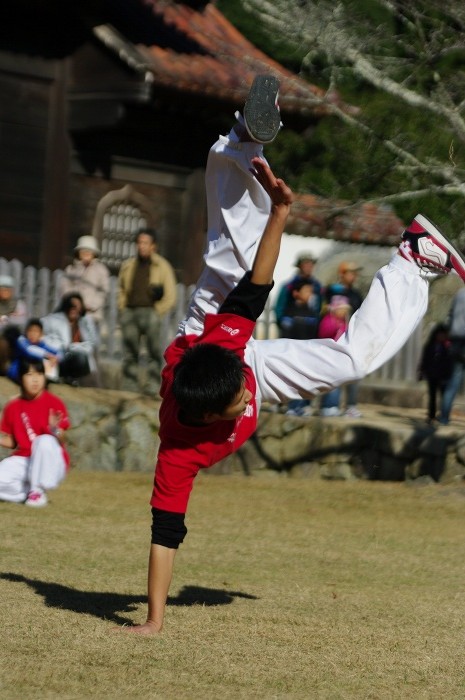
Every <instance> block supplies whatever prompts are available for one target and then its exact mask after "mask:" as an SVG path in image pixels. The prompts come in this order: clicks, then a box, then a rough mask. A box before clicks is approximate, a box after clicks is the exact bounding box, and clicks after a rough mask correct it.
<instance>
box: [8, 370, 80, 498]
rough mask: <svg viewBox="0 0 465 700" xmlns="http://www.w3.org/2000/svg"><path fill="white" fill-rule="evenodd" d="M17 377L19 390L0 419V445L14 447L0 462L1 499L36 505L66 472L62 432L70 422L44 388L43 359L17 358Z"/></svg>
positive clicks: (59, 405)
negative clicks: (9, 454) (18, 366)
mask: <svg viewBox="0 0 465 700" xmlns="http://www.w3.org/2000/svg"><path fill="white" fill-rule="evenodd" d="M19 382H20V386H21V395H20V396H18V397H16V398H14V399H11V400H10V401H9V402H8V403H7V404H6V406H5V408H4V409H3V413H2V417H1V421H0V431H1V433H2V435H1V436H0V446H1V447H7V448H10V449H12V450H14V452H13V454H12V455H11V456H10V457H7V458H6V459H4V460H2V461H1V462H0V500H2V501H11V502H13V503H25V505H27V506H32V507H36V508H37V507H41V506H45V505H47V502H48V499H47V494H46V491H47V490H49V489H54V488H56V487H57V486H58V484H59V483H60V482H61V481H62V480H63V479H64V477H65V475H66V471H67V469H68V467H69V455H68V453H67V452H66V449H65V448H64V446H63V443H64V440H63V432H64V431H65V430H67V428H69V426H70V422H69V418H68V412H67V410H66V406H65V404H64V403H63V401H61V399H59V398H58V397H57V396H54V395H53V394H50V393H49V392H48V391H47V390H46V389H45V384H46V378H45V369H44V364H43V362H42V360H34V361H30V360H26V359H24V360H22V361H21V365H20V368H19Z"/></svg>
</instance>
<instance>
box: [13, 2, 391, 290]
mask: <svg viewBox="0 0 465 700" xmlns="http://www.w3.org/2000/svg"><path fill="white" fill-rule="evenodd" d="M258 72H273V73H275V74H276V75H278V77H279V78H280V81H281V91H280V107H281V111H282V113H283V120H284V121H285V123H286V125H287V126H289V127H291V128H296V129H303V128H305V127H306V126H308V125H309V124H310V123H312V121H314V120H316V119H319V118H321V117H322V116H324V115H325V114H326V113H327V112H328V106H327V105H326V104H325V95H324V93H323V92H322V91H321V90H319V89H318V88H316V87H314V86H311V85H309V84H308V83H305V82H304V81H302V80H300V79H298V78H297V77H296V76H294V75H293V74H291V73H290V72H288V71H287V70H285V69H284V68H283V67H282V66H280V65H279V64H277V63H275V62H274V61H273V60H272V59H270V58H269V57H267V56H265V55H264V54H263V53H262V52H260V51H259V50H258V49H257V48H256V47H254V46H252V44H250V42H248V41H247V40H246V39H245V38H244V37H243V36H242V35H241V34H240V33H239V32H238V31H237V30H236V29H235V28H234V27H233V26H232V25H231V24H230V23H229V22H228V21H227V20H226V19H225V18H224V16H223V15H221V13H220V12H219V11H218V10H217V8H216V7H215V4H214V2H213V3H206V2H201V1H200V0H197V1H196V0H191V1H190V2H189V1H187V0H186V1H185V2H176V1H175V0H164V1H163V2H161V1H158V0H74V1H72V0H4V2H3V4H2V6H1V8H0V256H2V257H5V258H7V259H12V258H18V259H19V260H21V261H22V262H23V263H24V264H27V265H33V266H44V267H49V268H51V269H57V268H61V267H63V266H64V265H65V264H66V263H67V262H68V261H69V259H70V257H71V256H72V251H73V247H74V243H75V241H76V239H77V238H78V237H79V236H81V235H83V234H88V233H91V232H93V233H94V234H95V235H97V236H98V237H99V239H100V240H101V242H102V245H103V246H104V249H105V256H106V257H105V261H106V262H108V264H109V265H110V266H111V267H112V269H113V270H117V268H118V264H119V261H120V260H121V259H122V258H123V257H125V256H126V255H128V254H129V252H131V248H130V239H131V237H132V235H133V232H134V230H135V228H136V226H137V223H138V221H139V220H140V218H142V219H144V220H149V221H150V222H151V223H153V224H154V225H155V226H156V228H157V229H158V231H159V235H160V250H161V252H162V254H164V255H165V256H167V257H168V258H169V259H170V260H171V261H172V263H173V265H174V266H175V268H176V269H177V271H178V275H179V279H180V281H183V282H185V283H187V284H190V283H191V282H193V281H194V280H195V279H196V277H197V275H198V272H199V270H200V266H201V255H202V251H203V241H204V233H205V194H204V187H203V173H204V166H205V160H206V155H207V151H208V148H209V146H210V145H211V143H212V142H213V141H214V140H215V139H216V138H217V136H218V134H219V133H224V132H226V131H227V130H228V129H229V126H230V124H231V118H232V115H233V114H234V111H235V110H236V109H238V108H240V107H241V105H242V104H243V102H244V98H245V96H246V94H247V91H248V87H249V85H250V84H251V82H252V79H253V77H254V75H255V74H256V73H258ZM115 193H116V194H115ZM105 207H106V208H105ZM304 209H305V212H304V216H303V217H301V216H300V215H299V214H298V215H297V219H296V220H295V226H296V229H298V230H299V232H300V233H302V234H303V235H305V232H306V230H307V232H309V231H310V234H311V235H314V234H312V233H311V228H312V226H313V224H307V223H306V221H308V212H307V210H306V208H305V206H304ZM310 218H311V217H310ZM330 218H331V217H329V219H330ZM329 219H328V220H329ZM391 224H392V222H391ZM396 226H397V221H396V222H395V223H394V228H396ZM306 227H307V229H306ZM362 228H363V227H362ZM391 228H392V226H391ZM326 233H327V234H328V232H326ZM343 234H344V232H343ZM380 234H381V235H380V236H379V237H378V238H377V240H376V241H375V242H378V243H379V242H383V240H382V231H381V232H380ZM318 235H325V224H324V221H323V223H321V221H320V223H319V228H318ZM328 235H331V233H329V234H328ZM342 237H344V235H343V236H342ZM358 240H363V233H362V238H361V239H360V236H359V237H358Z"/></svg>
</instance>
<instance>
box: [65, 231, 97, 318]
mask: <svg viewBox="0 0 465 700" xmlns="http://www.w3.org/2000/svg"><path fill="white" fill-rule="evenodd" d="M74 252H75V256H76V257H75V260H74V261H73V263H72V264H71V265H68V266H67V267H66V268H65V271H64V274H63V276H62V278H61V280H60V282H59V285H58V290H59V292H60V294H61V296H63V295H64V294H69V293H70V292H79V294H80V295H81V296H82V298H83V300H84V304H85V307H86V309H87V313H88V314H89V316H91V318H92V320H93V321H94V323H95V325H96V326H97V328H98V327H99V325H100V323H101V322H102V319H103V309H104V307H105V302H106V299H107V295H108V291H109V289H110V273H109V271H108V268H107V266H106V265H104V264H103V263H102V262H100V260H98V259H97V258H98V256H99V255H100V249H99V245H98V242H97V240H96V239H95V238H94V236H81V237H80V238H78V241H77V243H76V247H75V249H74Z"/></svg>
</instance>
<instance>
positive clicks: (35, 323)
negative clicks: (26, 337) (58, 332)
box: [24, 318, 44, 332]
mask: <svg viewBox="0 0 465 700" xmlns="http://www.w3.org/2000/svg"><path fill="white" fill-rule="evenodd" d="M32 326H38V327H39V328H40V330H41V331H43V330H44V326H43V323H42V321H41V320H40V318H30V319H29V321H28V322H27V323H26V326H25V328H24V332H27V331H28V330H29V328H32Z"/></svg>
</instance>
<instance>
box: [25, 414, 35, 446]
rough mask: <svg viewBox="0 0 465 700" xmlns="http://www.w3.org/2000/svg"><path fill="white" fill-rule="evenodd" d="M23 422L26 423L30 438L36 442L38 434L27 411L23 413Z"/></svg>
mask: <svg viewBox="0 0 465 700" xmlns="http://www.w3.org/2000/svg"><path fill="white" fill-rule="evenodd" d="M21 422H22V424H23V425H24V428H25V430H26V433H27V436H28V438H29V440H30V441H31V442H34V440H35V438H36V437H37V435H36V434H35V432H34V429H33V427H32V425H31V421H30V420H29V416H28V415H27V413H24V412H23V413H21Z"/></svg>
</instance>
